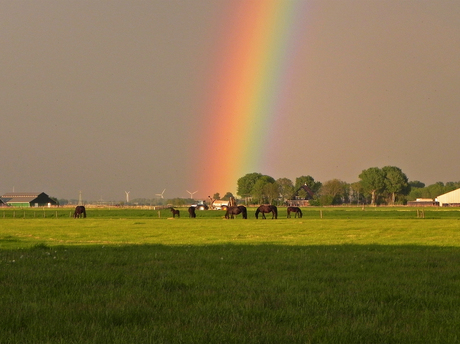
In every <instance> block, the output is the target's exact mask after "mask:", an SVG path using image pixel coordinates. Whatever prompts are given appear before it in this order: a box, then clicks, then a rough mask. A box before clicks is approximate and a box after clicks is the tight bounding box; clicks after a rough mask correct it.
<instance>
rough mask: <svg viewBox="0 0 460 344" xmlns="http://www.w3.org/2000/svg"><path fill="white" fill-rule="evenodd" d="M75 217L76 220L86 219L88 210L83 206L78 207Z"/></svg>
mask: <svg viewBox="0 0 460 344" xmlns="http://www.w3.org/2000/svg"><path fill="white" fill-rule="evenodd" d="M73 217H74V218H76V219H79V218H82V217H86V209H85V207H84V206H83V205H77V206H76V207H75V211H74V213H73Z"/></svg>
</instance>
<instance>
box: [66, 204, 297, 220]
mask: <svg viewBox="0 0 460 344" xmlns="http://www.w3.org/2000/svg"><path fill="white" fill-rule="evenodd" d="M169 209H170V210H171V213H172V216H173V218H175V217H176V215H177V217H180V211H179V210H177V209H174V208H172V207H171V208H169ZM195 210H196V207H189V208H188V216H189V217H191V218H195V217H196V213H195ZM269 213H271V214H272V219H277V218H278V208H277V207H276V206H274V205H270V204H264V205H261V206H260V207H258V208H257V210H256V214H255V215H256V219H258V218H259V214H262V218H263V219H266V217H265V214H269ZM291 213H294V218H295V217H299V218H301V217H302V210H300V208H299V207H288V208H287V217H288V218H289V217H291ZM239 214H241V215H242V216H243V219H247V218H248V212H247V209H246V207H245V206H244V205H239V206H235V207H228V208H227V212H226V213H225V218H226V219H233V218H234V217H235V216H236V215H239ZM73 217H74V218H76V219H77V218H82V217H86V209H85V207H84V206H82V205H79V206H77V207H76V208H75V211H74V214H73Z"/></svg>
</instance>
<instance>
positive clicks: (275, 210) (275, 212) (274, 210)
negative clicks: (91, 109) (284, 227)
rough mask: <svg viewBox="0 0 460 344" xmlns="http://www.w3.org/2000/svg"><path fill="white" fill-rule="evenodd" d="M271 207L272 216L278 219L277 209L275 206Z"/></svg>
mask: <svg viewBox="0 0 460 344" xmlns="http://www.w3.org/2000/svg"><path fill="white" fill-rule="evenodd" d="M272 207H273V208H272V209H273V214H274V215H275V219H277V218H278V208H277V207H276V206H275V205H273V206H272Z"/></svg>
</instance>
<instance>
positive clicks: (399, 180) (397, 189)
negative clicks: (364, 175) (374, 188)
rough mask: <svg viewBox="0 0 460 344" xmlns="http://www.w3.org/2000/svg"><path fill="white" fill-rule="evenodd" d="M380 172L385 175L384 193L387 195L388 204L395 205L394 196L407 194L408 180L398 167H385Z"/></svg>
mask: <svg viewBox="0 0 460 344" xmlns="http://www.w3.org/2000/svg"><path fill="white" fill-rule="evenodd" d="M382 171H383V173H384V175H385V191H386V192H387V193H388V195H389V198H390V203H391V204H395V200H396V195H408V194H409V192H410V185H409V180H408V179H407V176H406V175H405V174H404V173H403V171H402V170H401V169H400V168H399V167H396V166H385V167H383V168H382Z"/></svg>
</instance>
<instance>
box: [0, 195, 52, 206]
mask: <svg viewBox="0 0 460 344" xmlns="http://www.w3.org/2000/svg"><path fill="white" fill-rule="evenodd" d="M1 199H2V201H3V203H5V204H7V205H9V206H12V207H50V206H55V205H57V203H56V201H55V200H53V199H52V198H50V197H49V196H48V195H47V194H46V193H44V192H10V193H6V194H4V195H3V196H2V197H1Z"/></svg>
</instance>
